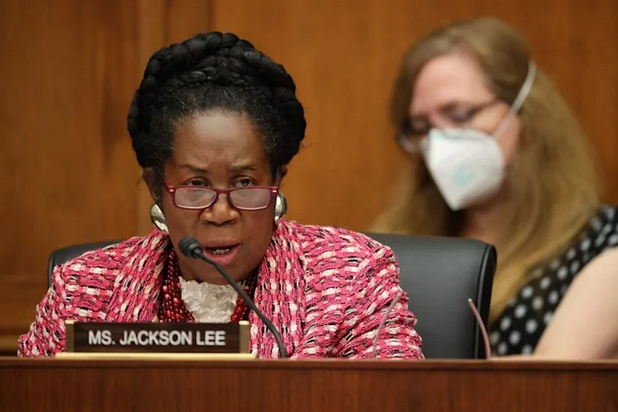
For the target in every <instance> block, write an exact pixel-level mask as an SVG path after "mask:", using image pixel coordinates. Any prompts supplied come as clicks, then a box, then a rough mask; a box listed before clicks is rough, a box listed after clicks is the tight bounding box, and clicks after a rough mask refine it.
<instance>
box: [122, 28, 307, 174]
mask: <svg viewBox="0 0 618 412" xmlns="http://www.w3.org/2000/svg"><path fill="white" fill-rule="evenodd" d="M216 109H223V110H229V111H233V112H236V113H239V114H244V115H246V116H247V117H248V118H249V119H250V120H251V121H252V123H253V125H254V127H255V128H256V130H257V131H258V133H259V135H260V136H261V137H262V139H263V142H264V148H265V151H266V154H267V155H268V158H269V160H270V164H271V167H272V168H273V170H276V169H278V168H279V167H281V166H284V165H287V164H288V163H289V162H290V161H291V160H292V158H293V157H294V156H295V155H296V154H297V153H298V151H299V149H300V144H301V142H302V140H303V139H304V137H305V127H306V122H305V116H304V110H303V106H302V105H301V103H300V102H299V101H298V99H297V98H296V85H295V84H294V81H293V80H292V77H291V76H290V75H289V74H288V73H287V72H286V71H285V69H284V68H283V66H281V65H279V64H276V63H274V62H273V61H272V60H271V59H270V58H269V57H267V56H265V55H264V54H263V53H261V52H259V51H257V50H256V49H255V48H254V47H253V45H252V44H251V43H249V42H248V41H246V40H242V39H239V38H238V37H237V36H236V35H234V34H231V33H225V34H222V33H219V32H212V33H204V34H198V35H197V36H195V37H193V38H191V39H189V40H186V41H184V42H182V43H179V44H173V45H171V46H169V47H164V48H162V49H160V50H159V51H157V52H156V53H155V54H154V55H153V56H152V57H151V58H150V60H149V62H148V64H147V66H146V70H145V71H144V78H143V80H142V82H141V84H140V86H139V88H138V89H137V91H136V92H135V95H134V97H133V102H132V104H131V108H130V109H129V116H128V130H129V134H130V135H131V140H132V143H133V149H134V151H135V154H136V156H137V161H138V162H139V164H140V166H141V167H142V168H149V167H150V168H156V169H162V167H163V164H164V163H165V161H167V160H168V159H169V158H171V156H172V147H173V136H174V129H175V126H176V125H177V123H178V122H180V121H182V120H184V119H186V118H187V117H189V116H192V115H194V114H197V113H203V112H206V111H209V110H216Z"/></svg>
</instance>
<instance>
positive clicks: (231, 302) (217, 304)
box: [179, 277, 243, 323]
mask: <svg viewBox="0 0 618 412" xmlns="http://www.w3.org/2000/svg"><path fill="white" fill-rule="evenodd" d="M179 279H180V289H181V291H182V300H183V302H184V303H185V305H186V307H187V309H188V310H189V312H191V314H192V315H193V317H194V318H195V321H196V322H203V323H228V322H230V318H231V316H232V313H233V312H234V309H235V308H236V299H237V298H238V294H237V293H236V291H235V290H234V289H233V288H232V287H231V286H229V285H213V284H211V283H207V282H196V281H195V280H190V281H187V280H184V279H183V278H182V277H179ZM240 286H241V287H243V285H242V283H241V284H240Z"/></svg>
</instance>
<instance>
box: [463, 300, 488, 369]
mask: <svg viewBox="0 0 618 412" xmlns="http://www.w3.org/2000/svg"><path fill="white" fill-rule="evenodd" d="M468 306H469V307H470V310H472V314H473V315H474V317H475V318H476V321H477V322H478V325H479V329H481V334H482V335H483V343H484V344H485V359H487V360H489V359H490V358H491V345H490V344H489V336H488V335H487V329H485V324H484V323H483V319H482V318H481V314H480V313H479V311H478V309H477V308H476V305H475V304H474V302H473V301H472V299H470V298H468Z"/></svg>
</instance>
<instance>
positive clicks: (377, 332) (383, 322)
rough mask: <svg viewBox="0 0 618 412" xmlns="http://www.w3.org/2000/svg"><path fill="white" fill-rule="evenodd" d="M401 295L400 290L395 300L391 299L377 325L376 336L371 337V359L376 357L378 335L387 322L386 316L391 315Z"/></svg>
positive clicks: (401, 291)
mask: <svg viewBox="0 0 618 412" xmlns="http://www.w3.org/2000/svg"><path fill="white" fill-rule="evenodd" d="M402 295H403V290H400V291H399V293H397V296H395V299H393V301H392V302H391V304H390V305H388V308H386V313H384V316H382V320H381V321H380V323H379V324H378V330H377V331H376V335H375V336H374V337H373V353H372V356H371V359H375V358H376V356H378V352H377V348H378V341H379V340H380V333H382V329H384V326H386V321H387V320H388V316H389V315H390V314H391V312H392V311H393V309H394V308H395V305H396V304H397V302H399V299H401V296H402Z"/></svg>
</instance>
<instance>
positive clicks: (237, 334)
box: [65, 321, 249, 354]
mask: <svg viewBox="0 0 618 412" xmlns="http://www.w3.org/2000/svg"><path fill="white" fill-rule="evenodd" d="M65 324H66V343H67V352H89V353H220V354H221V353H249V322H247V321H241V322H238V323H221V324H219V323H171V322H169V323H168V322H163V323H91V322H73V321H66V322H65Z"/></svg>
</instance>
